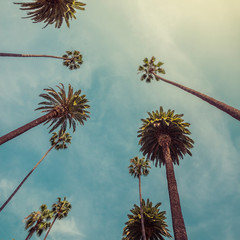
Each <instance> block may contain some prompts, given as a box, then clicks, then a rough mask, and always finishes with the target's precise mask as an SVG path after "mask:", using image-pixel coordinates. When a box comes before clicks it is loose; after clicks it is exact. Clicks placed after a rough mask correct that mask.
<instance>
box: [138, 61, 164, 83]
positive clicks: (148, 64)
mask: <svg viewBox="0 0 240 240" xmlns="http://www.w3.org/2000/svg"><path fill="white" fill-rule="evenodd" d="M155 61H156V58H155V57H152V58H151V60H150V61H149V60H148V58H144V60H143V63H144V64H143V65H142V66H139V68H138V71H139V72H143V75H142V77H141V80H142V81H143V80H146V82H147V83H150V82H151V80H153V72H154V73H162V74H165V70H164V69H163V68H162V67H161V66H162V65H163V63H162V62H158V63H157V64H155Z"/></svg>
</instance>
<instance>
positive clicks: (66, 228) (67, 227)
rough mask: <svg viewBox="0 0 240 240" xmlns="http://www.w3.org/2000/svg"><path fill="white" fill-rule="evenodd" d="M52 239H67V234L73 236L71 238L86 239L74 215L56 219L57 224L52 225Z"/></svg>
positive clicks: (50, 234)
mask: <svg viewBox="0 0 240 240" xmlns="http://www.w3.org/2000/svg"><path fill="white" fill-rule="evenodd" d="M50 236H51V237H52V239H58V240H61V239H66V236H71V239H73V237H75V239H84V236H85V235H84V234H83V233H81V232H80V231H79V226H77V223H76V221H75V219H74V218H73V217H71V218H69V219H67V218H63V219H62V220H56V222H55V224H54V225H53V227H52V230H51V232H50V233H49V237H50Z"/></svg>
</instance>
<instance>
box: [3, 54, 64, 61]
mask: <svg viewBox="0 0 240 240" xmlns="http://www.w3.org/2000/svg"><path fill="white" fill-rule="evenodd" d="M0 57H47V58H57V59H63V60H68V59H69V58H65V57H57V56H52V55H38V54H18V53H0Z"/></svg>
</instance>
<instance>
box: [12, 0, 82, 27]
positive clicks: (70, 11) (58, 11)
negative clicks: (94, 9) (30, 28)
mask: <svg viewBox="0 0 240 240" xmlns="http://www.w3.org/2000/svg"><path fill="white" fill-rule="evenodd" d="M15 4H20V5H21V7H20V9H21V10H26V11H28V13H27V15H28V16H27V17H24V18H31V20H33V23H38V22H44V23H46V25H45V26H44V28H45V27H46V26H48V24H54V23H55V28H60V27H61V25H62V22H63V20H65V22H66V24H67V26H68V27H69V26H70V24H69V20H70V19H71V20H72V18H74V19H76V16H75V13H76V10H75V9H78V10H85V8H84V6H85V5H86V4H85V3H82V2H79V1H76V0H33V2H28V3H26V2H23V3H15Z"/></svg>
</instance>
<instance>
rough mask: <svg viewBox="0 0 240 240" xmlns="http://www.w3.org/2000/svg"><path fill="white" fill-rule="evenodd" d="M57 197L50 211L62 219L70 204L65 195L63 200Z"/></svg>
mask: <svg viewBox="0 0 240 240" xmlns="http://www.w3.org/2000/svg"><path fill="white" fill-rule="evenodd" d="M57 199H58V201H57V203H54V204H53V205H52V212H53V214H54V215H55V216H57V218H58V219H62V218H64V217H66V216H67V215H68V213H69V211H70V210H71V209H72V205H71V204H70V203H69V202H68V201H67V199H66V197H64V199H63V200H62V199H61V198H60V197H58V198H57Z"/></svg>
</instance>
